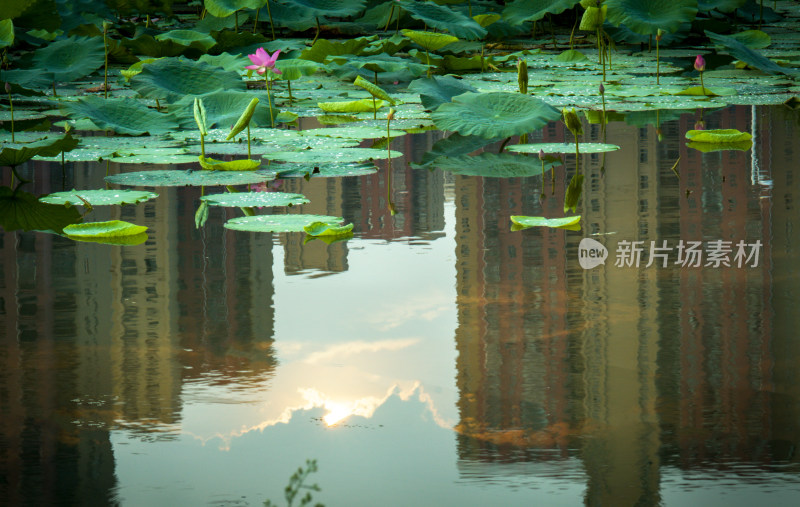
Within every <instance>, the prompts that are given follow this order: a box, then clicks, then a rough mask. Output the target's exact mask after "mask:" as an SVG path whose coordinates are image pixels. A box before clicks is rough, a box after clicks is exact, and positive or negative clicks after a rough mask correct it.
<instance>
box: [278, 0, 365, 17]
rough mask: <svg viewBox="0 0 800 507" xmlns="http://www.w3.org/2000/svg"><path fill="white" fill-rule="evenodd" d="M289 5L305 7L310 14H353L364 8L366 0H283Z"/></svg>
mask: <svg viewBox="0 0 800 507" xmlns="http://www.w3.org/2000/svg"><path fill="white" fill-rule="evenodd" d="M285 3H286V4H287V5H289V6H290V7H295V6H296V7H299V8H301V9H305V10H306V11H308V12H309V13H310V15H311V16H333V17H339V18H343V17H347V16H354V15H356V14H358V13H360V12H361V11H363V10H364V7H365V4H366V0H285Z"/></svg>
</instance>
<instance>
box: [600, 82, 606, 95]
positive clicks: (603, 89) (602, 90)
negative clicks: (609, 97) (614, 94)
mask: <svg viewBox="0 0 800 507" xmlns="http://www.w3.org/2000/svg"><path fill="white" fill-rule="evenodd" d="M605 94H606V87H605V86H603V83H600V95H605Z"/></svg>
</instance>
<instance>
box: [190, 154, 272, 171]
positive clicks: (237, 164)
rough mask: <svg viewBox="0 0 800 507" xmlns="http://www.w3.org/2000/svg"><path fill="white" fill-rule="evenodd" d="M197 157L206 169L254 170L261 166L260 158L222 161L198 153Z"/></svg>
mask: <svg viewBox="0 0 800 507" xmlns="http://www.w3.org/2000/svg"><path fill="white" fill-rule="evenodd" d="M197 159H198V161H199V162H200V166H201V167H202V168H203V169H205V170H207V171H255V170H256V169H258V168H259V167H260V166H261V161H260V160H252V159H246V158H244V159H239V160H227V161H224V160H215V159H213V158H208V157H204V156H202V155H200V156H199V157H197Z"/></svg>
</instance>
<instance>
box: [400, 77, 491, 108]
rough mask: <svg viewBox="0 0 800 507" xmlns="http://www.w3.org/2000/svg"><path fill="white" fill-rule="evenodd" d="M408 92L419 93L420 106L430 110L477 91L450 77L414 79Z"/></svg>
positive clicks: (465, 83) (467, 84)
mask: <svg viewBox="0 0 800 507" xmlns="http://www.w3.org/2000/svg"><path fill="white" fill-rule="evenodd" d="M408 90H409V91H413V92H416V93H419V96H420V100H421V101H422V105H423V106H424V107H425V108H426V109H431V110H433V109H436V108H437V107H439V106H440V105H441V104H444V103H445V102H450V101H452V100H453V97H456V96H458V95H461V94H462V93H467V92H477V91H478V90H477V89H476V88H475V87H474V86H471V85H470V84H469V83H467V82H464V81H463V80H460V79H456V78H454V77H452V76H442V77H439V76H434V77H432V78H420V79H416V80H414V81H412V82H411V83H410V84H409V85H408Z"/></svg>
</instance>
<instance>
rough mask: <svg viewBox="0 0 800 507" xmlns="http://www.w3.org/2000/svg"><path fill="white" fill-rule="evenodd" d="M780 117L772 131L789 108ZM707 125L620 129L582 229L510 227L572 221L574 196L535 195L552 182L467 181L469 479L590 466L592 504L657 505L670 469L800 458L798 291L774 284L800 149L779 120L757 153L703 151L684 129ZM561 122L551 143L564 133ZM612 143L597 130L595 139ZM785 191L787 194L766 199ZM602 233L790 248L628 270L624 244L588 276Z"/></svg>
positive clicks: (462, 225)
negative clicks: (513, 468) (590, 253)
mask: <svg viewBox="0 0 800 507" xmlns="http://www.w3.org/2000/svg"><path fill="white" fill-rule="evenodd" d="M768 114H769V115H770V117H765V118H761V119H760V120H759V122H760V123H761V124H764V123H768V122H770V121H776V119H775V118H773V117H771V115H776V114H779V113H778V111H777V110H776V109H771V110H770V112H769V113H768ZM751 120H752V117H751V109H750V108H748V107H737V108H728V109H726V110H725V111H723V112H722V113H721V114H718V115H715V116H713V117H712V118H711V119H708V120H707V122H708V125H707V127H708V128H738V129H740V130H743V131H747V130H749V129H750V125H751ZM693 122H694V120H693V119H692V118H690V117H683V119H682V120H681V122H680V123H679V122H672V123H669V124H666V125H665V126H664V128H665V130H666V132H665V134H666V135H665V138H666V141H664V142H658V139H657V133H656V131H655V128H653V127H647V128H645V127H637V126H633V125H631V126H620V127H617V126H615V128H614V129H613V130H612V132H613V135H612V134H609V137H608V139H607V141H608V142H611V143H614V144H618V145H620V146H621V147H622V149H621V150H619V151H618V152H613V153H609V154H607V156H606V157H601V156H584V157H583V161H584V164H585V165H584V167H585V168H586V171H587V177H586V179H587V183H586V184H585V186H584V192H585V193H584V196H583V211H584V213H583V216H584V220H583V223H584V226H585V229H584V231H582V232H581V233H569V232H564V231H557V230H529V231H525V232H522V233H521V232H508V224H509V223H510V222H509V216H510V215H515V214H522V215H542V214H543V215H545V216H549V217H553V216H561V210H560V209H559V208H560V206H561V203H562V202H563V200H562V199H563V193H562V194H557V195H556V196H555V197H554V198H552V199H550V198H548V200H545V202H544V204H543V206H544V210H542V209H541V208H540V207H539V206H538V205H536V204H535V203H534V202H532V199H533V197H534V196H538V194H539V192H540V189H539V187H538V184H537V183H538V182H537V181H536V179H532V180H520V181H518V182H505V181H504V182H496V181H494V180H491V179H484V180H479V179H472V178H457V180H456V203H457V205H458V207H457V216H456V242H457V247H456V257H457V273H458V274H457V287H458V315H459V324H458V328H457V330H456V346H457V348H458V352H459V355H458V378H457V387H458V389H459V391H460V397H459V411H460V418H461V419H460V423H459V425H458V427H457V430H458V431H459V437H458V443H459V459H460V460H461V463H462V464H463V465H462V471H463V473H465V474H467V475H469V474H471V473H472V472H471V470H473V467H472V466H471V464H472V463H475V462H492V461H495V460H500V461H507V460H512V461H513V460H517V461H519V460H522V461H526V460H530V459H537V460H542V459H555V458H557V457H559V456H568V455H569V456H579V457H580V459H581V460H582V461H583V464H584V466H585V469H586V473H587V477H588V479H587V480H588V483H587V490H586V502H587V503H589V504H592V505H594V504H600V505H602V504H614V505H635V504H646V505H655V504H657V503H658V502H659V500H660V483H661V481H662V478H661V474H662V473H663V467H665V466H674V467H678V468H687V469H691V468H696V467H709V466H711V467H713V466H715V465H713V464H711V463H713V461H714V460H721V461H725V460H732V461H734V462H740V463H746V464H747V466H753V467H756V468H761V469H762V470H763V469H766V468H767V467H768V466H769V465H770V464H771V463H775V462H776V461H781V460H787V459H791V460H793V461H796V460H797V456H795V455H793V454H791V449H793V448H794V447H795V446H796V445H797V444H798V443H800V419H798V418H797V417H796V415H797V410H798V406H797V399H798V393H797V389H796V387H795V386H794V385H791V382H790V380H789V379H790V378H791V371H792V367H791V366H790V365H791V362H792V361H797V360H798V359H800V350H798V348H797V345H796V344H793V342H792V333H791V331H790V329H793V328H792V327H791V326H792V324H795V325H796V322H795V321H796V316H795V314H794V312H793V311H792V309H791V308H790V307H789V305H790V304H791V303H790V301H796V298H795V296H796V294H794V293H793V289H792V288H790V287H789V285H790V284H789V281H788V280H785V281H781V280H775V279H773V277H772V273H773V272H782V273H786V271H777V269H775V268H776V266H775V264H776V263H779V262H784V263H789V262H791V261H792V259H796V258H797V257H796V255H793V254H796V252H795V250H796V245H797V244H799V243H798V242H799V241H800V238H798V237H797V235H796V233H795V232H793V231H792V218H791V210H792V206H793V196H794V195H795V194H796V193H797V191H798V188H797V183H796V181H795V180H794V179H793V176H792V175H793V170H792V169H791V168H792V167H793V165H795V164H796V163H797V160H796V159H797V156H796V154H794V153H793V152H792V150H791V149H789V148H786V149H784V148H781V150H780V152H781V156H779V157H776V153H775V150H774V148H773V147H777V146H780V147H785V146H791V141H790V140H789V139H790V138H782V139H777V138H773V137H771V136H770V134H769V132H770V129H768V128H763V130H762V132H761V134H762V135H761V136H760V137H759V138H758V139H757V143H756V145H755V147H754V150H753V153H752V154H751V153H744V152H720V153H710V154H701V153H700V152H697V151H696V150H692V149H688V148H686V147H685V146H684V143H683V141H682V135H679V134H680V133H681V132H685V131H686V130H688V129H690V128H692V126H693ZM782 127H783V126H782ZM557 128H558V127H557V126H556V127H554V128H553V129H552V130H550V131H547V130H545V131H544V133H543V134H542V138H543V139H542V140H543V141H549V140H551V139H553V140H560V139H562V137H559V136H560V133H559V132H558V131H557V130H555V129H557ZM795 129H796V127H795V126H794V125H793V126H792V127H787V128H786V129H783V132H786V134H785V135H787V136H791V135H793V132H794V131H795ZM670 130H677V131H678V132H671V131H670ZM774 130H775V131H782V128H779V129H774ZM783 135H784V134H783V133H781V136H783ZM599 136H600V133H599V129H597V128H596V126H592V127H591V128H590V132H589V137H593V139H592V140H597V139H599ZM770 150H772V153H771V155H770V158H769V160H766V157H764V154H765V153H769V152H770ZM678 156H680V157H681V163H680V165H679V176H676V174H675V173H673V171H672V166H673V164H674V163H675V161H676V160H677V158H678ZM751 157H756V158H757V159H759V163H760V164H761V169H762V171H763V170H764V167H765V166H764V164H766V163H768V164H769V165H771V171H770V172H771V174H779V175H780V180H779V179H778V178H776V179H775V181H774V182H773V183H774V188H773V189H771V190H770V188H769V187H768V186H761V187H753V186H751V184H750V182H751V179H753V178H756V176H753V167H754V166H755V164H753V158H751ZM569 164H574V162H572V161H571V160H569V161H568V165H569ZM570 167H571V166H570ZM601 167H603V168H604V170H602V171H601ZM766 167H769V166H766ZM570 172H571V169H570ZM556 174H557V175H562V176H561V177H562V178H563V172H559V171H557V172H556ZM761 177H762V179H763V173H762V176H761ZM556 186H557V188H560V189H563V188H564V186H565V181H564V180H563V179H562V180H561V181H559V182H558V183H557V185H556ZM687 190H688V192H687ZM562 192H563V191H562ZM770 192H772V193H774V195H775V196H784V197H783V198H782V199H775V198H774V199H772V200H771V201H770V200H765V199H761V196H762V195H769V193H770ZM770 202H771V203H772V205H771V206H770V205H769V204H768V203H770ZM554 206H555V207H554ZM676 209H677V213H676V212H675V210H676ZM777 229H780V230H777ZM592 233H599V234H601V235H600V236H596V238H598V239H599V240H600V241H603V242H605V243H606V244H607V245H614V244H616V242H617V241H619V240H629V241H645V242H646V243H648V244H649V241H651V240H659V241H661V240H667V241H668V242H670V243H672V244H675V243H676V242H677V241H678V240H680V239H684V240H703V241H709V240H715V239H723V240H733V241H736V240H739V239H746V240H748V241H755V240H760V241H761V242H762V244H764V245H769V244H770V243H771V244H772V245H773V247H772V248H770V247H767V248H766V249H764V250H762V261H761V263H760V264H759V266H758V267H757V268H742V269H736V268H728V269H724V268H721V269H713V268H705V269H694V270H692V269H686V268H684V269H680V268H679V267H675V266H672V267H667V268H657V267H655V266H652V267H650V268H644V263H643V264H642V268H641V269H635V268H617V267H615V266H614V265H613V264H614V257H613V256H614V252H613V251H611V252H610V253H611V258H610V259H609V260H608V261H607V263H606V266H605V267H601V268H596V269H595V270H587V271H584V270H583V269H581V268H580V267H579V266H578V265H577V262H576V261H577V258H576V255H577V242H578V240H579V239H580V238H582V237H584V236H588V235H589V234H592ZM778 245H781V246H782V248H783V249H784V251H785V252H786V253H783V252H776V251H775V250H774V248H776V247H777V246H778ZM645 259H646V258H645ZM779 326H780V327H779ZM779 353H780V355H779ZM777 421H780V424H776V423H777ZM712 458H713V459H712ZM484 472H485V470H484Z"/></svg>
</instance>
